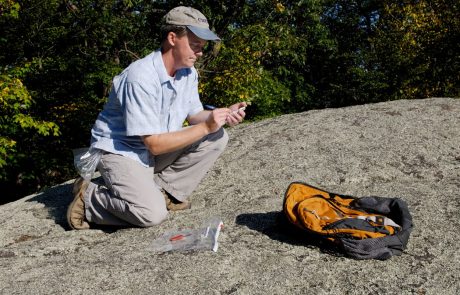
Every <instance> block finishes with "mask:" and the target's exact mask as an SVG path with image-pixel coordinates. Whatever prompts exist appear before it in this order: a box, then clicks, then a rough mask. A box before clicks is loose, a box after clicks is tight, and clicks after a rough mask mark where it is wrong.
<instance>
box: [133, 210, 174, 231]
mask: <svg viewBox="0 0 460 295" xmlns="http://www.w3.org/2000/svg"><path fill="white" fill-rule="evenodd" d="M167 217H168V211H167V210H166V208H164V210H152V209H149V208H142V209H141V210H140V212H139V214H138V218H137V220H136V224H135V225H137V226H140V227H150V226H154V225H158V224H160V223H162V222H163V221H164V220H165V219H166V218H167Z"/></svg>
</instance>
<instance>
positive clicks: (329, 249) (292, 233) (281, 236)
mask: <svg viewBox="0 0 460 295" xmlns="http://www.w3.org/2000/svg"><path fill="white" fill-rule="evenodd" d="M235 222H236V224H239V225H243V226H246V227H248V228H249V229H252V230H256V231H258V232H261V233H263V234H265V235H267V236H268V237H269V238H271V239H273V240H276V241H279V242H282V243H288V244H290V245H296V246H305V247H307V248H319V249H320V250H321V251H322V252H325V253H328V254H330V255H333V256H344V254H343V253H342V252H341V250H340V248H338V247H337V246H335V245H333V244H331V243H329V242H328V241H326V240H324V239H319V238H318V237H316V236H314V235H311V234H309V233H307V232H305V231H303V230H301V229H300V228H297V227H295V226H294V225H293V224H291V223H290V222H289V221H288V220H287V218H286V216H285V215H284V213H283V212H281V211H273V212H266V213H245V214H240V215H238V216H237V217H236V221H235Z"/></svg>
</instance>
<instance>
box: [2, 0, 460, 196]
mask: <svg viewBox="0 0 460 295" xmlns="http://www.w3.org/2000/svg"><path fill="white" fill-rule="evenodd" d="M178 5H185V6H192V7H195V8H197V9H199V10H201V11H202V12H203V13H204V14H205V15H206V16H207V17H208V19H209V22H210V25H211V27H212V28H213V29H214V30H215V31H216V32H217V33H218V35H219V36H220V37H221V38H222V42H219V43H215V44H209V46H208V47H207V48H206V53H205V56H204V57H203V58H202V59H201V61H200V63H199V64H197V69H198V70H199V73H200V76H201V78H200V79H201V80H200V81H201V84H200V88H199V90H200V94H201V97H202V100H203V102H204V103H208V104H215V105H220V106H225V105H229V104H231V103H233V102H236V101H241V100H245V101H248V102H250V103H251V106H250V107H249V108H248V110H247V114H248V116H247V119H249V120H258V119H262V118H268V117H273V116H277V115H280V114H285V113H294V112H301V111H306V110H310V109H319V108H329V107H342V106H349V105H356V104H365V103H373V102H380V101H388V100H396V99H420V98H426V97H433V96H449V97H459V94H460V83H459V81H460V77H459V75H460V74H459V73H460V57H459V52H460V48H459V47H460V45H459V42H458V40H459V37H460V36H459V33H460V17H459V16H460V8H459V3H458V1H454V0H436V1H427V0H419V1H397V0H388V1H377V0H364V1H355V0H347V1H344V0H304V1H276V0H260V1H259V0H252V1H251V0H236V1H136V0H118V1H108V0H100V1H90V0H82V1H57V0H47V1H44V0H34V1H14V0H0V106H1V109H0V191H1V192H2V193H1V197H0V204H1V203H6V202H8V201H11V200H14V199H17V198H20V197H22V196H25V195H27V194H30V193H33V192H36V191H39V190H42V189H45V188H46V187H48V186H51V185H54V184H57V183H61V182H63V181H65V180H68V179H70V178H74V177H75V176H76V173H75V171H74V168H73V155H72V150H73V149H75V148H79V147H84V146H87V145H88V143H89V134H90V133H89V131H90V129H91V126H92V124H93V123H94V120H95V118H96V116H97V114H98V112H99V111H100V110H101V109H102V107H103V104H104V102H105V101H106V98H107V94H108V91H109V89H110V87H111V79H112V77H113V76H114V75H116V74H118V73H119V72H120V71H121V70H122V69H123V68H124V67H126V66H127V65H129V64H130V63H131V62H133V61H134V60H136V59H138V58H141V57H143V56H145V55H146V54H148V53H150V52H151V51H153V50H155V49H157V48H158V47H159V26H160V22H161V18H162V16H163V15H164V14H165V13H166V12H167V11H169V10H170V9H171V8H173V7H175V6H178Z"/></svg>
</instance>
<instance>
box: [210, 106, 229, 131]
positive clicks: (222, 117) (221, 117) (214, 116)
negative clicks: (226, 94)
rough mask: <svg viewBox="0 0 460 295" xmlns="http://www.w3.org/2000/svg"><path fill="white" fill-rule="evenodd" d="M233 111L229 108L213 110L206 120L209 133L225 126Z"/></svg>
mask: <svg viewBox="0 0 460 295" xmlns="http://www.w3.org/2000/svg"><path fill="white" fill-rule="evenodd" d="M231 112H232V111H231V110H230V109H227V108H222V109H214V110H212V111H211V113H210V114H209V116H208V118H207V119H206V121H205V123H206V126H207V127H208V130H209V133H214V132H216V131H218V130H219V129H220V128H221V127H222V126H224V124H225V123H226V121H227V118H228V116H229V114H230V113H231Z"/></svg>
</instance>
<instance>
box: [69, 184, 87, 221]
mask: <svg viewBox="0 0 460 295" xmlns="http://www.w3.org/2000/svg"><path fill="white" fill-rule="evenodd" d="M88 185H89V181H87V180H85V179H83V178H82V177H80V178H78V179H77V180H75V183H74V184H73V190H72V193H73V195H74V199H73V201H72V203H70V205H69V208H68V209H67V222H68V223H69V225H70V227H71V228H72V229H89V223H88V221H87V220H86V218H85V201H84V198H83V196H84V194H85V191H86V189H87V188H88Z"/></svg>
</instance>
